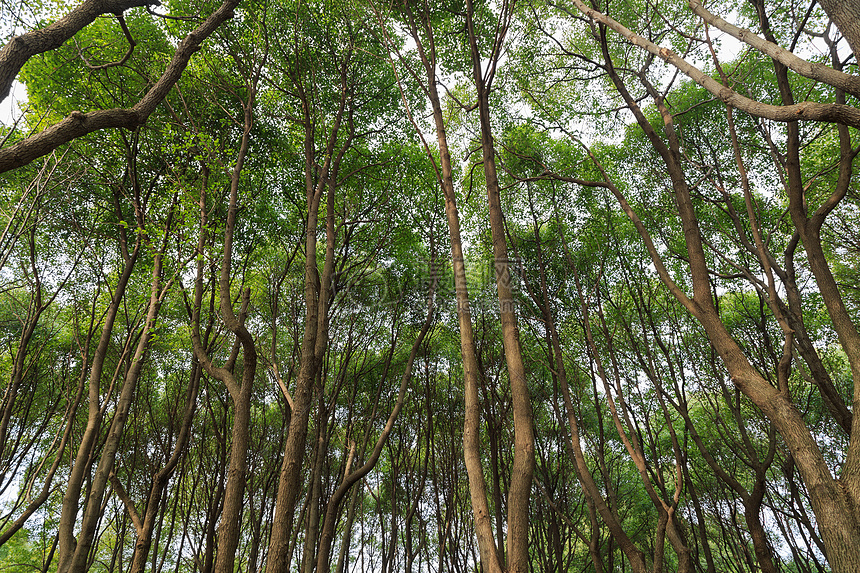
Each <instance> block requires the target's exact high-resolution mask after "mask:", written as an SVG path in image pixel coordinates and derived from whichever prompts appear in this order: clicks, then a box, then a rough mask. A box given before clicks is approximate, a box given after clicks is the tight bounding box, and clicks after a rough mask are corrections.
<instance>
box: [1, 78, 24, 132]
mask: <svg viewBox="0 0 860 573" xmlns="http://www.w3.org/2000/svg"><path fill="white" fill-rule="evenodd" d="M26 101H27V90H26V89H25V88H24V85H23V84H21V83H19V82H17V81H16V82H15V83H13V84H12V91H11V92H9V95H8V96H6V99H4V100H3V101H2V102H0V123H2V124H3V125H12V123H13V122H14V121H15V118H16V117H17V116H18V114H19V113H20V111H19V107H18V104H19V102H21V104H22V105H23V103H24V102H26Z"/></svg>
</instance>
